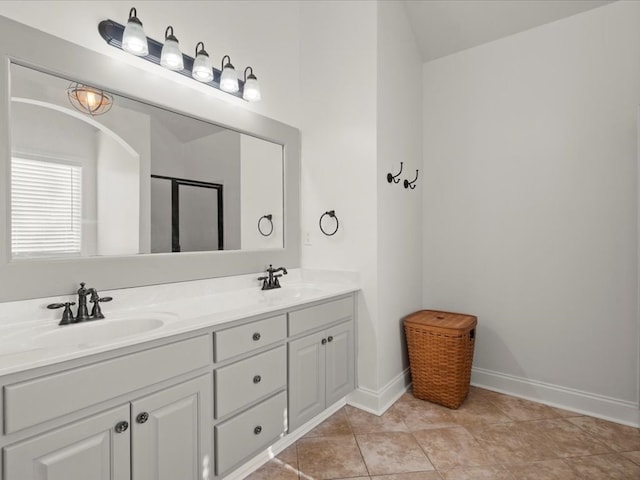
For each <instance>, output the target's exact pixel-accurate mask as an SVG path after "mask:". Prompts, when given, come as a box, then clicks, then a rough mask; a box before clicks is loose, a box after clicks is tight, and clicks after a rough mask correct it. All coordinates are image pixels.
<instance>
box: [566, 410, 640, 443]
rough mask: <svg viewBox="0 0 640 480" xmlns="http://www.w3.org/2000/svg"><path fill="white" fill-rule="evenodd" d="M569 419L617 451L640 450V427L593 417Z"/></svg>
mask: <svg viewBox="0 0 640 480" xmlns="http://www.w3.org/2000/svg"><path fill="white" fill-rule="evenodd" d="M567 420H568V421H569V422H571V423H573V424H574V425H577V426H578V427H580V428H582V429H583V430H585V431H587V432H589V433H590V434H592V435H593V436H595V437H596V438H598V439H599V440H601V441H602V442H603V443H604V444H606V445H608V446H609V447H610V448H611V449H613V450H615V451H617V452H631V451H635V450H640V429H638V428H634V427H628V426H626V425H619V424H617V423H612V422H607V421H606V420H600V419H599V418H592V417H575V418H569V419H567Z"/></svg>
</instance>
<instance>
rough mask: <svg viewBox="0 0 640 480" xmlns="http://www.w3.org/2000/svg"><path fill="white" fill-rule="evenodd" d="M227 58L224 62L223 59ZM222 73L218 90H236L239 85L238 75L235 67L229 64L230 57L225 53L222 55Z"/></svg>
mask: <svg viewBox="0 0 640 480" xmlns="http://www.w3.org/2000/svg"><path fill="white" fill-rule="evenodd" d="M225 58H226V59H227V63H224V59H225ZM221 65H222V74H221V75H220V90H224V91H225V92H237V91H238V90H239V89H240V87H239V86H238V75H237V74H236V69H235V68H233V65H232V64H231V57H229V55H225V56H224V57H222V63H221Z"/></svg>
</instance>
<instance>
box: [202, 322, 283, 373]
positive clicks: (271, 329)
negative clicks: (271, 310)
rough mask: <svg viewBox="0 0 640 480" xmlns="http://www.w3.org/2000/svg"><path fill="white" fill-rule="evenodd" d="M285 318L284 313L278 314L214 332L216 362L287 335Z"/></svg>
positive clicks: (281, 338)
mask: <svg viewBox="0 0 640 480" xmlns="http://www.w3.org/2000/svg"><path fill="white" fill-rule="evenodd" d="M285 318H286V316H285V315H278V316H277V317H271V318H266V319H264V320H259V321H257V322H252V323H247V324H245V325H240V326H237V327H232V328H228V329H226V330H220V331H219V332H215V333H214V334H213V337H214V344H215V348H214V351H215V359H216V362H221V361H223V360H226V359H228V358H232V357H235V356H236V355H241V354H243V353H247V352H250V351H251V350H254V349H256V348H260V347H264V346H265V345H269V344H271V343H274V342H277V341H279V340H284V339H285V338H286V337H287V327H286V321H285Z"/></svg>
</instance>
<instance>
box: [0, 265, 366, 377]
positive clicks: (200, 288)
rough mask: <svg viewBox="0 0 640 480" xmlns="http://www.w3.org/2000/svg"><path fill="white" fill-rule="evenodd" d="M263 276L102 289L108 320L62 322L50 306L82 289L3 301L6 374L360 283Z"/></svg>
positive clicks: (0, 368) (0, 318)
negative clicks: (271, 282) (274, 280)
mask: <svg viewBox="0 0 640 480" xmlns="http://www.w3.org/2000/svg"><path fill="white" fill-rule="evenodd" d="M259 275H260V273H258V274H251V275H240V276H234V277H224V278H214V279H206V280H196V281H192V282H181V283H172V284H165V285H153V286H145V287H136V288H127V289H122V290H111V291H104V292H99V293H100V296H102V297H105V296H111V297H113V301H111V302H109V303H103V304H101V307H102V311H103V313H104V315H105V317H106V318H105V319H103V320H95V321H91V322H86V323H81V324H72V325H66V326H58V322H59V321H60V318H61V315H62V310H61V309H60V310H47V309H46V306H47V305H48V304H50V303H64V302H67V301H72V302H73V301H77V299H76V295H68V296H64V297H51V298H40V299H33V300H23V301H17V302H5V303H0V375H6V374H9V373H15V372H19V371H23V370H27V369H32V368H36V367H41V366H45V365H51V364H53V363H59V362H63V361H66V360H72V359H76V358H81V357H84V356H87V355H93V354H96V353H102V352H106V351H109V350H114V349H117V348H121V347H126V346H131V345H136V344H140V343H143V342H147V341H150V340H157V339H160V338H165V337H170V336H173V335H177V334H181V333H186V332H190V331H194V330H198V329H201V328H206V327H211V326H215V325H219V324H222V323H226V322H232V321H234V320H240V319H243V318H247V317H251V316H254V315H260V314H264V313H269V312H273V311H277V310H281V309H288V308H293V307H296V306H299V305H303V304H306V303H309V302H314V301H318V300H324V299H328V298H332V297H335V296H338V295H343V294H347V293H351V292H354V291H357V290H359V288H360V287H359V283H358V276H357V274H354V273H352V272H333V271H320V270H300V269H295V270H290V271H289V274H288V275H287V276H284V277H282V278H281V279H280V283H281V285H282V288H280V289H274V290H268V291H262V290H260V283H259V282H257V280H256V278H257V276H259ZM90 286H91V285H87V287H90ZM76 308H77V305H76V306H74V307H73V309H74V313H75V309H76ZM90 308H91V305H90V304H89V309H90ZM113 327H115V330H117V331H118V332H120V331H119V330H118V329H119V328H120V327H123V328H124V330H123V332H125V331H126V332H127V333H123V334H121V333H117V334H115V336H114V334H112V333H110V332H113V330H112V328H113ZM151 327H153V328H151ZM150 328H151V329H150ZM136 329H137V330H139V331H138V332H136ZM107 330H109V332H107ZM109 337H110V338H109ZM86 338H90V339H91V340H89V341H86V340H84V339H86ZM76 339H82V340H78V341H76Z"/></svg>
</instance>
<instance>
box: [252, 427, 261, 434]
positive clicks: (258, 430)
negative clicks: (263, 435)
mask: <svg viewBox="0 0 640 480" xmlns="http://www.w3.org/2000/svg"><path fill="white" fill-rule="evenodd" d="M261 431H262V427H261V426H260V425H258V426H257V427H256V428H254V429H253V433H255V434H256V435H260V432H261Z"/></svg>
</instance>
